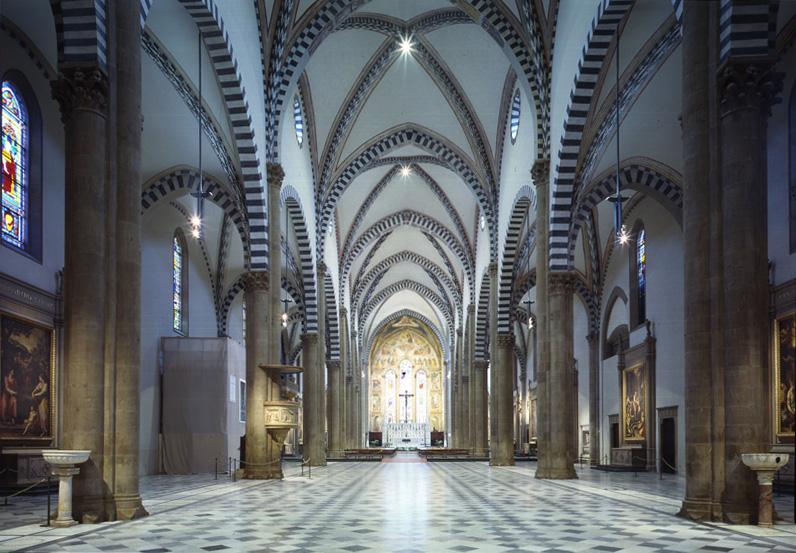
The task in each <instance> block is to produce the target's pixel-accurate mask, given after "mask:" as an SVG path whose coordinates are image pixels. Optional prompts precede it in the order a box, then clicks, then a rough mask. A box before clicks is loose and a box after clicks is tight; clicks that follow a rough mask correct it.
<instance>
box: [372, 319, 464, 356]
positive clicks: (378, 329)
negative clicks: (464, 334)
mask: <svg viewBox="0 0 796 553" xmlns="http://www.w3.org/2000/svg"><path fill="white" fill-rule="evenodd" d="M403 317H411V318H413V319H417V320H418V321H420V322H421V323H423V324H424V325H426V326H428V327H429V328H430V329H431V331H432V332H433V333H434V336H436V337H437V340H439V343H440V346H441V347H442V356H443V358H444V360H445V362H450V348H449V347H448V344H447V343H446V341H445V338H444V336H445V334H444V333H442V332H441V331H440V329H439V327H438V326H437V325H436V324H434V323H433V322H432V321H431V320H430V319H429V318H428V317H426V316H424V315H421V314H420V313H418V312H417V311H414V310H412V309H401V310H400V311H396V312H395V313H392V314H390V315H388V316H387V317H385V318H384V319H382V320H381V321H379V324H378V325H376V327H375V328H374V329H373V330H371V331H370V332H369V333H368V340H367V347H366V348H363V347H361V345H362V342H361V340H360V348H359V351H360V359H361V361H362V363H363V364H367V362H368V356H369V355H370V350H371V349H372V348H373V342H374V341H375V340H376V336H378V335H379V333H380V332H381V331H382V330H383V329H384V328H385V327H387V326H388V325H390V324H391V323H393V322H395V321H397V320H400V319H402V318H403Z"/></svg>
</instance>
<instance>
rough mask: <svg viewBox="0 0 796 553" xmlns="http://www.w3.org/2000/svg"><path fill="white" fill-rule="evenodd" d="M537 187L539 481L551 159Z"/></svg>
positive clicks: (537, 175) (537, 176)
mask: <svg viewBox="0 0 796 553" xmlns="http://www.w3.org/2000/svg"><path fill="white" fill-rule="evenodd" d="M531 175H532V177H533V182H534V184H535V185H536V220H537V224H536V232H537V233H538V234H537V237H536V243H537V244H538V246H537V248H536V346H537V348H538V354H537V358H536V360H537V388H536V390H537V400H536V420H537V457H538V459H539V461H538V464H537V470H536V477H537V478H547V475H548V474H550V456H549V452H550V448H549V444H550V428H549V426H548V424H549V422H550V397H549V392H548V372H549V366H550V357H549V344H548V335H549V332H548V325H549V322H548V311H547V275H548V270H549V261H548V259H549V227H550V222H549V204H550V200H549V185H550V182H549V181H550V160H549V159H542V160H537V161H536V163H534V165H533V170H532V171H531Z"/></svg>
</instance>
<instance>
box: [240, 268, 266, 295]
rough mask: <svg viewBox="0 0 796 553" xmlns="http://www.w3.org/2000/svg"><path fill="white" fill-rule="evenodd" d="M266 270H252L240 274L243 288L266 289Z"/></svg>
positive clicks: (247, 289)
mask: <svg viewBox="0 0 796 553" xmlns="http://www.w3.org/2000/svg"><path fill="white" fill-rule="evenodd" d="M268 278H269V277H268V271H252V272H248V273H245V274H243V275H241V282H242V283H243V289H244V290H246V291H249V290H268Z"/></svg>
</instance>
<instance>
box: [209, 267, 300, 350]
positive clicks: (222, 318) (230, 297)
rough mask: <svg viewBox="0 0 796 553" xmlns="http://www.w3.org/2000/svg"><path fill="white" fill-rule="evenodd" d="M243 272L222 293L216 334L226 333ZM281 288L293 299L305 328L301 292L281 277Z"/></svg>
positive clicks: (239, 289)
mask: <svg viewBox="0 0 796 553" xmlns="http://www.w3.org/2000/svg"><path fill="white" fill-rule="evenodd" d="M244 275H245V273H244V274H241V275H239V276H238V278H236V279H235V280H234V281H232V283H231V284H230V285H229V287H228V288H227V291H226V292H225V293H224V297H223V299H222V300H221V305H220V306H219V317H218V335H219V336H220V337H224V336H226V335H227V331H228V326H229V310H230V308H231V307H232V303H233V302H234V301H235V298H236V297H238V294H240V292H241V291H242V290H243V288H244V284H243V277H244ZM282 289H283V290H285V291H287V293H288V294H289V295H290V297H291V298H293V301H294V302H295V303H296V308H297V309H298V312H299V313H300V316H301V321H302V323H304V326H305V328H306V317H305V316H304V302H303V300H302V297H301V292H300V291H299V290H298V289H297V288H296V287H295V286H293V284H292V283H291V282H290V281H289V280H287V279H285V277H284V276H283V277H282Z"/></svg>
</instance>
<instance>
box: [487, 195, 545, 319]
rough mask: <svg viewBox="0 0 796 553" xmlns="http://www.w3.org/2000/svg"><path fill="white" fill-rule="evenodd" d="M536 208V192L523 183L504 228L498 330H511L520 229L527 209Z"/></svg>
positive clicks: (526, 218)
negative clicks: (507, 223)
mask: <svg viewBox="0 0 796 553" xmlns="http://www.w3.org/2000/svg"><path fill="white" fill-rule="evenodd" d="M531 209H536V194H535V193H534V191H533V190H532V189H531V187H530V186H529V185H527V184H526V185H523V186H522V187H521V188H520V189H519V190H518V191H517V195H516V196H515V197H514V203H513V206H512V208H511V216H510V218H509V226H508V229H507V230H506V241H505V245H504V246H503V260H502V262H501V266H500V277H499V281H498V305H497V310H498V312H497V313H498V332H499V333H502V334H508V333H509V332H511V322H512V320H511V319H512V313H511V298H512V291H511V289H512V287H513V285H514V270H515V265H516V263H515V262H516V259H517V246H518V244H519V240H520V231H521V230H522V227H523V225H524V224H526V220H528V217H529V210H531Z"/></svg>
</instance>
